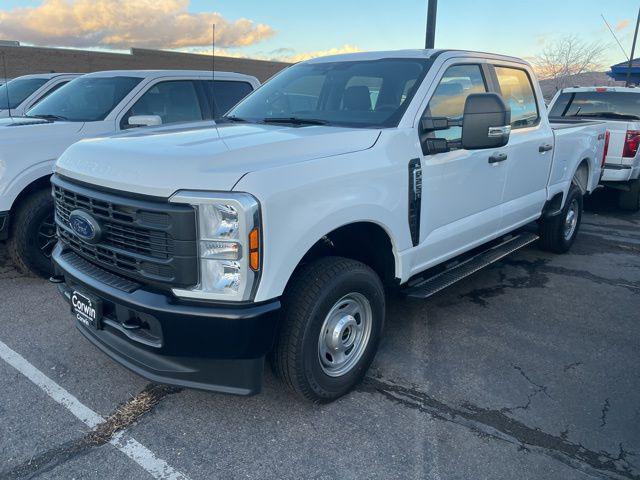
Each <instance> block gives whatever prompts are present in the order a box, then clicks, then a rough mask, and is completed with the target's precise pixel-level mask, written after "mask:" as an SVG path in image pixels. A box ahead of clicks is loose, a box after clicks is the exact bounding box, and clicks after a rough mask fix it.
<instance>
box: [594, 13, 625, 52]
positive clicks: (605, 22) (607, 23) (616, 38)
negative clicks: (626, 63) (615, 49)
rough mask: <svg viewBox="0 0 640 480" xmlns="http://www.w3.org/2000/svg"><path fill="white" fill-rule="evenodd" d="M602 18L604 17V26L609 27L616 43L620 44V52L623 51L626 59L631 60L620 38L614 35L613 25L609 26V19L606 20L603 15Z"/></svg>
mask: <svg viewBox="0 0 640 480" xmlns="http://www.w3.org/2000/svg"><path fill="white" fill-rule="evenodd" d="M600 16H601V17H602V20H603V21H604V24H605V25H606V26H607V28H608V29H609V31H610V32H611V35H612V36H613V38H614V39H615V41H616V42H617V43H618V46H619V47H620V50H622V53H623V54H624V58H626V59H627V60H629V55H627V52H626V51H625V49H624V47H623V46H622V44H621V43H620V40H618V37H616V34H615V33H613V29H612V28H611V25H609V22H607V19H606V18H604V15H603V14H602V13H601V14H600Z"/></svg>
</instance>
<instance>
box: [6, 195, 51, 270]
mask: <svg viewBox="0 0 640 480" xmlns="http://www.w3.org/2000/svg"><path fill="white" fill-rule="evenodd" d="M11 223H12V225H13V226H12V228H11V232H10V237H9V243H8V245H7V246H8V251H9V256H10V258H11V261H12V262H13V264H14V265H15V267H16V268H17V269H18V270H19V271H21V272H22V273H30V272H31V273H34V274H36V275H40V276H42V277H45V278H46V277H50V276H51V275H52V274H53V265H52V263H51V252H52V251H53V247H54V246H55V244H56V227H55V224H54V219H53V199H52V198H51V192H50V191H49V190H40V191H37V192H34V193H32V194H31V195H29V196H28V197H26V198H25V199H24V200H23V202H22V204H21V205H20V207H19V208H18V210H17V212H16V216H15V218H13V219H12V220H11Z"/></svg>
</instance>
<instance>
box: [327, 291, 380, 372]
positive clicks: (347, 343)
mask: <svg viewBox="0 0 640 480" xmlns="http://www.w3.org/2000/svg"><path fill="white" fill-rule="evenodd" d="M372 317H373V313H372V310H371V304H370V303H369V300H367V298H366V297H365V296H364V295H362V294H361V293H355V292H354V293H349V294H348V295H345V296H344V297H342V298H341V299H340V300H338V301H337V302H336V303H335V304H334V306H333V307H332V308H331V310H329V313H328V314H327V316H326V317H325V319H324V323H323V324H322V328H321V329H320V337H319V338H318V356H319V360H320V366H321V367H322V370H323V371H324V373H326V374H327V375H329V376H330V377H340V376H342V375H345V374H346V373H348V372H349V371H351V369H352V368H353V367H354V366H355V365H356V364H357V363H358V361H359V360H360V359H361V358H362V355H363V354H364V351H365V350H366V348H367V345H368V343H369V337H370V336H371V325H372V323H373V319H372Z"/></svg>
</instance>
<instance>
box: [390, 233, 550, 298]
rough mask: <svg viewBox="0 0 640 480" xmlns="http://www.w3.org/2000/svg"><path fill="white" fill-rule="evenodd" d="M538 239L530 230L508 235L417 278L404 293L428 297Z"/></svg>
mask: <svg viewBox="0 0 640 480" xmlns="http://www.w3.org/2000/svg"><path fill="white" fill-rule="evenodd" d="M536 240H538V235H536V234H534V233H529V232H522V233H519V234H518V235H515V236H510V237H507V238H506V239H505V240H503V241H502V242H501V243H498V244H497V245H494V246H492V247H490V248H488V249H487V250H484V251H482V252H480V253H477V254H475V255H474V256H472V257H470V258H468V259H466V260H464V261H462V262H460V263H457V264H455V265H453V266H451V267H449V268H447V269H445V270H444V271H440V272H439V273H436V274H435V275H433V276H431V277H426V278H422V279H417V281H416V282H415V283H413V284H410V286H409V287H407V288H406V289H405V290H404V291H403V292H402V293H404V294H405V295H407V296H409V297H414V298H428V297H430V296H432V295H433V294H435V293H438V292H439V291H440V290H443V289H445V288H447V287H448V286H450V285H453V284H454V283H456V282H458V281H460V280H462V279H463V278H466V277H468V276H469V275H472V274H474V273H475V272H477V271H478V270H481V269H483V268H484V267H486V266H488V265H491V264H492V263H495V262H497V261H498V260H500V259H502V258H504V257H506V256H507V255H509V254H510V253H513V252H515V251H516V250H520V249H521V248H523V247H526V246H527V245H529V244H530V243H533V242H535V241H536Z"/></svg>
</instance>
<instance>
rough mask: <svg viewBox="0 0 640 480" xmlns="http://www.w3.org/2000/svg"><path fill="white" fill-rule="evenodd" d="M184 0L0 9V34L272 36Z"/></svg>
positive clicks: (42, 41)
mask: <svg viewBox="0 0 640 480" xmlns="http://www.w3.org/2000/svg"><path fill="white" fill-rule="evenodd" d="M188 7H189V0H133V1H130V0H43V2H42V3H41V4H40V5H38V6H35V7H22V8H14V9H11V10H0V38H8V39H15V40H20V41H22V42H25V43H32V44H37V45H52V46H63V47H76V48H86V47H107V48H115V49H126V48H130V47H132V46H135V47H146V48H167V49H171V48H185V47H197V46H205V45H210V44H211V25H212V24H215V25H216V43H217V44H218V45H220V46H221V47H232V48H233V47H244V46H248V45H252V44H255V43H258V42H260V41H262V40H265V39H267V38H270V37H272V36H273V35H274V34H275V31H274V30H273V28H271V27H270V26H269V25H265V24H262V23H255V22H253V21H251V20H248V19H245V18H241V19H238V20H233V21H230V20H227V19H226V18H224V17H223V16H222V15H221V14H219V13H216V12H211V13H208V12H203V13H192V12H189V10H188Z"/></svg>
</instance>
